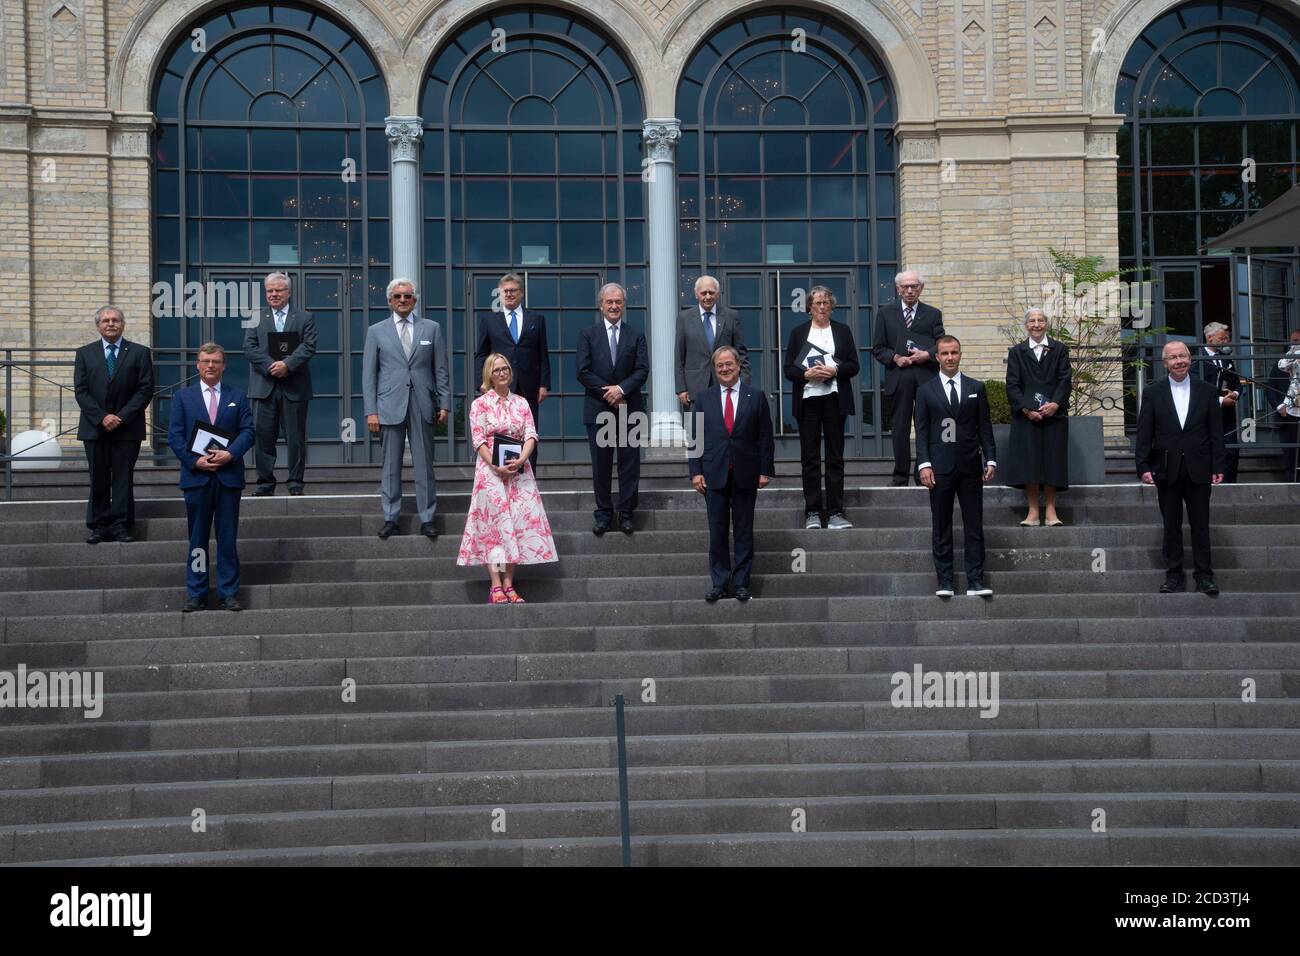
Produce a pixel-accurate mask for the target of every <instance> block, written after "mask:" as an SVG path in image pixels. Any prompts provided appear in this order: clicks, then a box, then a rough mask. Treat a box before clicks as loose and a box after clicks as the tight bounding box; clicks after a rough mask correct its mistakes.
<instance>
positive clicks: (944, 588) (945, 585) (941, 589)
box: [934, 581, 955, 598]
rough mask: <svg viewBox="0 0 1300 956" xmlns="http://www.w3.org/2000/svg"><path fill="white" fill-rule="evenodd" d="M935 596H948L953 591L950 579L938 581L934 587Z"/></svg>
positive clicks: (951, 594)
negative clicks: (937, 584)
mask: <svg viewBox="0 0 1300 956" xmlns="http://www.w3.org/2000/svg"><path fill="white" fill-rule="evenodd" d="M934 593H935V596H936V597H941V598H950V597H952V596H953V594H954V593H955V592H954V591H953V589H952V582H951V581H940V582H939V586H938V587H937V588H935V589H934Z"/></svg>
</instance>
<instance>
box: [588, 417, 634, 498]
mask: <svg viewBox="0 0 1300 956" xmlns="http://www.w3.org/2000/svg"><path fill="white" fill-rule="evenodd" d="M599 431H600V426H598V425H588V426H587V446H588V448H590V449H591V484H592V490H593V491H594V492H595V494H596V511H595V515H596V520H597V521H603V522H609V521H612V520H613V518H614V504H613V496H612V495H611V494H610V490H609V486H610V482H611V481H612V480H613V477H614V449H615V446H613V445H609V446H606V447H604V448H602V447H600V445H599V444H597V442H596V435H597V434H598V433H599ZM640 480H641V449H640V448H628V447H626V446H624V445H620V446H618V513H619V515H620V516H623V515H627V516H629V517H630V516H631V514H632V512H633V511H635V510H636V503H637V485H638V483H639V482H640Z"/></svg>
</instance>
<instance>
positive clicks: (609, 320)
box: [577, 282, 650, 535]
mask: <svg viewBox="0 0 1300 956" xmlns="http://www.w3.org/2000/svg"><path fill="white" fill-rule="evenodd" d="M596 303H597V305H598V306H599V307H600V315H601V320H600V322H598V323H597V324H596V325H593V326H590V327H589V328H585V329H583V330H582V331H581V332H580V333H579V334H578V349H577V365H578V381H579V382H581V383H582V386H583V388H585V389H586V392H587V398H586V401H585V402H584V403H583V408H582V422H583V424H584V425H586V426H587V443H588V444H589V445H590V447H591V478H592V485H593V487H594V489H595V492H596V525H595V527H593V528H592V529H591V530H592V533H593V534H596V535H602V534H604V533H605V532H606V531H608V530H609V528H610V521H611V520H612V519H613V517H614V505H613V499H612V496H611V495H610V490H609V487H610V482H611V480H612V478H613V470H614V449H615V448H616V447H617V448H618V529H619V530H620V531H622V532H623V533H624V534H631V533H632V532H633V531H634V530H635V525H634V524H633V523H632V513H633V512H634V511H635V510H636V502H637V483H638V482H639V481H640V477H641V449H640V448H639V447H633V446H632V445H631V444H630V443H629V442H628V440H627V439H628V437H629V434H630V433H631V431H632V428H628V433H629V434H622V431H623V429H622V427H621V426H620V427H618V428H611V427H607V426H609V425H614V424H619V423H626V422H628V421H629V418H630V416H631V415H644V414H645V396H644V395H642V394H641V386H642V385H644V384H645V380H646V379H647V378H649V377H650V358H649V353H648V352H647V350H646V343H645V336H644V335H643V334H642V333H641V330H640V329H635V328H632V327H631V326H630V325H628V324H627V323H626V322H624V321H623V312H624V309H625V308H626V305H627V292H626V290H624V288H623V287H622V286H621V285H619V284H618V283H617V282H607V283H606V284H605V285H603V286H601V287H600V292H599V293H597V296H596ZM605 416H614V417H613V419H612V420H611V419H610V418H607V417H605ZM602 426H605V427H602ZM640 431H641V432H642V433H645V434H647V437H648V432H649V428H648V427H645V428H642V429H640ZM611 434H612V435H616V436H617V437H616V439H614V440H611V439H610V435H611Z"/></svg>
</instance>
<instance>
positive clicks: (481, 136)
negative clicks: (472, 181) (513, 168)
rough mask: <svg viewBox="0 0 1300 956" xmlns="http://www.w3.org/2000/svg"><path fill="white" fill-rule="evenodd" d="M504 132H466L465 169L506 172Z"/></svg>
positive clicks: (476, 171) (483, 171) (478, 171)
mask: <svg viewBox="0 0 1300 956" xmlns="http://www.w3.org/2000/svg"><path fill="white" fill-rule="evenodd" d="M506 158H507V157H506V134H505V133H466V134H465V171H466V172H467V173H468V172H473V173H504V172H506Z"/></svg>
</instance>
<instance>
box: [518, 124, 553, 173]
mask: <svg viewBox="0 0 1300 956" xmlns="http://www.w3.org/2000/svg"><path fill="white" fill-rule="evenodd" d="M510 149H511V165H512V168H513V169H514V171H515V172H517V173H553V172H555V134H554V133H514V134H512V135H511V137H510Z"/></svg>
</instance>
